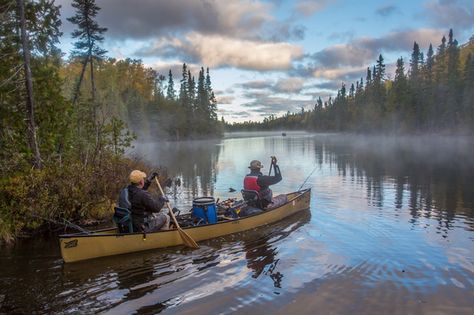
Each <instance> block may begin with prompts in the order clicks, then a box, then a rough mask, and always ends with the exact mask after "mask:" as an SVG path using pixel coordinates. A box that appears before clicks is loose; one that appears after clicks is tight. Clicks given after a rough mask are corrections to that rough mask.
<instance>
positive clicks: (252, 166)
mask: <svg viewBox="0 0 474 315" xmlns="http://www.w3.org/2000/svg"><path fill="white" fill-rule="evenodd" d="M249 168H250V169H258V168H263V165H262V162H260V161H259V160H253V161H252V162H250V166H249Z"/></svg>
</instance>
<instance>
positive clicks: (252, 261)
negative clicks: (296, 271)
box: [244, 210, 311, 288]
mask: <svg viewBox="0 0 474 315" xmlns="http://www.w3.org/2000/svg"><path fill="white" fill-rule="evenodd" d="M310 219H311V212H310V211H309V210H305V211H302V212H300V213H297V214H296V215H294V216H291V217H290V218H288V219H287V220H285V221H282V222H279V223H277V224H276V226H273V225H272V226H271V227H269V228H267V229H262V231H260V232H261V234H262V236H261V237H259V238H257V239H255V238H254V239H253V240H244V249H245V258H246V259H247V267H248V268H250V269H252V271H253V272H252V278H255V279H257V278H258V277H260V276H261V275H262V274H263V275H264V276H269V277H270V278H271V279H272V280H273V285H274V287H275V288H281V282H282V279H283V273H281V271H280V270H279V269H278V268H277V265H278V262H279V261H280V259H279V258H277V257H278V245H279V242H280V241H281V240H283V239H285V238H286V237H287V236H288V235H290V234H291V233H292V232H293V231H295V230H297V229H299V228H300V227H301V226H303V225H305V224H306V223H308V222H309V221H310ZM270 228H271V230H272V231H273V232H271V233H268V230H269V229H270Z"/></svg>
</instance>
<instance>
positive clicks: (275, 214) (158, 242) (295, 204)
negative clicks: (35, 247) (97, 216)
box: [59, 188, 311, 263]
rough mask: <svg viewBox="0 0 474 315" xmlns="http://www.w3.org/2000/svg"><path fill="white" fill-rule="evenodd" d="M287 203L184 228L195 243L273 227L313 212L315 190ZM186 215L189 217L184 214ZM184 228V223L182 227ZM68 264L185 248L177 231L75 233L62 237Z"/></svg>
mask: <svg viewBox="0 0 474 315" xmlns="http://www.w3.org/2000/svg"><path fill="white" fill-rule="evenodd" d="M286 196H287V202H286V203H284V204H282V205H280V206H278V207H276V208H273V209H269V210H266V211H263V212H261V213H258V214H253V215H249V216H246V217H241V218H236V219H232V218H227V217H223V216H219V221H218V222H217V223H215V224H205V225H199V226H188V227H185V226H182V228H183V230H185V231H186V233H187V234H188V235H189V236H190V237H192V238H193V239H194V240H195V241H203V240H207V239H211V238H215V237H219V236H223V235H228V234H232V233H237V232H241V231H245V230H249V229H253V228H256V227H260V226H263V225H267V224H271V223H274V222H277V221H280V220H282V219H285V218H286V217H288V216H290V215H292V214H295V213H297V212H299V211H302V210H306V209H309V203H310V197H311V189H310V188H309V189H304V190H301V191H296V192H292V193H289V194H286ZM183 216H185V215H183ZM180 225H181V224H180ZM59 243H60V247H61V256H62V258H63V260H64V262H67V263H69V262H75V261H80V260H86V259H91V258H97V257H104V256H111V255H118V254H125V253H132V252H138V251H143V250H150V249H156V248H165V247H171V246H178V245H183V240H182V238H181V236H180V234H179V232H178V230H177V229H172V230H167V231H158V232H152V233H146V234H145V233H142V232H139V233H124V234H120V233H119V232H118V229H117V228H110V229H103V230H98V231H91V232H90V233H83V232H81V233H74V234H64V235H60V236H59Z"/></svg>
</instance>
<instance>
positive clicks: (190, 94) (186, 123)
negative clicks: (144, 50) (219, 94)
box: [61, 58, 223, 140]
mask: <svg viewBox="0 0 474 315" xmlns="http://www.w3.org/2000/svg"><path fill="white" fill-rule="evenodd" d="M81 68H82V63H81V59H78V58H72V59H71V60H69V61H67V62H65V63H64V64H63V67H62V68H61V76H62V77H63V80H64V84H63V87H64V91H65V93H66V94H67V95H69V97H70V98H71V97H73V96H72V93H73V92H74V91H75V87H76V86H77V78H79V77H80V75H81ZM182 69H183V70H182V78H181V80H180V81H179V84H175V82H174V77H173V73H172V72H171V70H169V72H168V75H167V76H166V77H165V76H164V75H161V74H159V73H158V72H157V71H156V70H154V69H152V68H149V67H146V66H145V65H144V64H143V63H142V61H141V60H136V59H130V58H127V59H124V60H117V59H114V58H103V59H101V60H99V61H98V62H97V64H96V65H95V66H94V81H95V83H94V86H95V88H96V97H97V98H99V103H100V104H101V107H100V116H101V117H118V118H119V119H120V120H122V121H123V122H124V123H126V125H127V126H128V128H129V129H130V130H131V131H133V133H134V134H135V135H137V136H138V137H139V139H142V140H148V139H150V140H166V139H171V140H182V139H189V138H205V137H219V136H221V134H222V132H223V124H221V123H220V122H219V121H218V120H217V101H216V98H215V96H214V92H213V89H212V84H211V76H210V74H209V68H207V69H206V70H204V68H201V69H200V70H199V73H198V75H197V80H196V78H195V77H194V76H193V75H192V73H191V70H190V69H189V68H188V66H187V65H186V64H185V63H184V64H183V67H182ZM85 72H86V74H87V73H88V70H86V71H85ZM91 84H92V83H91V78H90V76H84V78H83V84H82V85H81V88H80V90H79V93H78V95H79V97H78V99H79V100H81V99H84V98H85V100H87V97H89V95H90V92H88V90H89V89H90V86H91ZM176 85H179V90H176V89H175V86H176Z"/></svg>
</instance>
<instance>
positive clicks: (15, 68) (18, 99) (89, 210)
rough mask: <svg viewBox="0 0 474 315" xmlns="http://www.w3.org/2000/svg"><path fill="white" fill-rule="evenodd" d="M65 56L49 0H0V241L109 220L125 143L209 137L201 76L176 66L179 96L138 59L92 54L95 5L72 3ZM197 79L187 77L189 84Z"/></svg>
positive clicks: (211, 119) (125, 166) (210, 103)
mask: <svg viewBox="0 0 474 315" xmlns="http://www.w3.org/2000/svg"><path fill="white" fill-rule="evenodd" d="M72 7H73V8H74V11H75V15H74V16H71V17H67V19H68V20H69V21H70V22H71V23H72V24H73V25H74V27H75V28H74V31H73V32H72V34H71V35H72V38H73V40H74V49H73V51H72V52H71V53H70V54H69V55H67V57H65V56H66V54H65V53H64V52H62V51H61V50H60V48H59V44H60V40H61V37H62V36H63V34H62V33H61V31H60V27H61V16H60V7H59V6H57V5H56V4H55V2H54V1H52V0H38V1H26V0H0V15H1V21H0V56H1V58H0V107H1V111H0V122H1V128H0V148H1V149H0V175H1V180H0V240H2V239H3V240H4V241H12V240H14V239H15V238H16V237H18V236H21V235H24V234H28V235H29V234H31V233H33V232H35V231H41V230H45V229H46V230H52V229H55V228H58V224H57V223H58V222H59V223H60V222H65V221H64V220H67V221H72V222H86V221H91V220H92V221H93V220H99V219H101V218H103V217H108V218H110V215H111V211H113V204H114V201H115V199H116V197H117V196H116V195H117V191H118V190H119V189H120V187H121V186H123V185H124V184H126V182H127V175H128V173H129V172H130V170H131V169H133V168H141V169H143V170H145V171H147V170H148V168H147V165H143V164H142V163H141V162H139V161H134V160H131V159H129V158H127V157H125V155H124V153H125V150H126V149H127V148H128V147H130V146H131V144H132V142H133V141H134V139H136V138H137V136H138V137H140V138H141V139H162V140H163V139H164V140H167V139H172V140H181V139H189V138H202V137H219V136H220V135H221V134H222V132H223V124H222V123H221V122H219V121H218V120H217V114H216V112H217V107H216V105H217V104H216V98H215V96H214V92H213V90H212V85H211V76H210V73H209V69H208V68H207V69H204V67H201V68H200V70H199V73H198V74H193V73H191V69H189V68H188V66H187V65H186V64H183V67H182V73H181V74H180V75H182V77H181V80H180V82H179V84H176V85H177V86H178V85H179V86H180V88H179V91H176V90H175V88H174V87H175V82H174V80H175V79H174V77H173V74H172V72H171V70H170V71H169V73H168V75H167V76H165V75H162V74H159V73H157V72H156V71H155V70H153V69H151V68H148V67H146V66H145V65H144V64H143V63H142V62H141V61H140V60H132V59H124V60H116V59H113V58H110V57H108V56H107V51H106V50H105V49H104V48H103V47H102V46H103V42H104V38H105V36H106V34H107V29H106V28H104V27H101V26H100V25H99V24H98V23H97V21H96V17H97V14H98V13H99V11H100V7H99V6H97V5H96V3H95V0H74V1H73V2H72ZM195 75H197V77H195Z"/></svg>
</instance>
